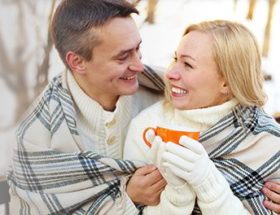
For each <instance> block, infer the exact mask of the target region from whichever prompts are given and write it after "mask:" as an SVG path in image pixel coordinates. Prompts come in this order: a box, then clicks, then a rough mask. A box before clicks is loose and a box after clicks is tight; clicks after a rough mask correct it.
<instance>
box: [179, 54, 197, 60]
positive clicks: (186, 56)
mask: <svg viewBox="0 0 280 215" xmlns="http://www.w3.org/2000/svg"><path fill="white" fill-rule="evenodd" d="M175 56H177V52H175ZM180 57H185V58H190V59H191V60H192V61H196V60H195V59H194V58H193V57H192V56H190V55H188V54H181V55H180Z"/></svg>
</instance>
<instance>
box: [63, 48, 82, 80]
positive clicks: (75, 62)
mask: <svg viewBox="0 0 280 215" xmlns="http://www.w3.org/2000/svg"><path fill="white" fill-rule="evenodd" d="M66 62H67V64H68V66H69V68H70V69H71V71H72V72H76V73H78V74H80V75H84V74H85V73H86V65H85V59H84V58H83V57H81V56H80V55H77V54H76V53H74V52H72V51H69V52H67V54H66Z"/></svg>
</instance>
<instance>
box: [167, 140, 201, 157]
mask: <svg viewBox="0 0 280 215" xmlns="http://www.w3.org/2000/svg"><path fill="white" fill-rule="evenodd" d="M166 151H167V152H170V153H172V154H174V155H176V156H178V157H180V158H182V159H184V160H186V161H187V162H194V161H196V160H197V159H198V156H199V155H197V154H196V153H193V152H192V151H191V150H189V149H188V148H185V147H182V146H180V145H178V144H174V143H172V142H168V143H167V144H166Z"/></svg>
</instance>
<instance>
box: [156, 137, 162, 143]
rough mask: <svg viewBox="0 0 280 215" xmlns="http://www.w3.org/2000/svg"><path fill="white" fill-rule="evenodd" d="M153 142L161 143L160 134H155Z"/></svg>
mask: <svg viewBox="0 0 280 215" xmlns="http://www.w3.org/2000/svg"><path fill="white" fill-rule="evenodd" d="M154 142H156V143H161V142H162V139H161V137H160V136H156V137H155V140H154Z"/></svg>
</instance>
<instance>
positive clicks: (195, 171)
mask: <svg viewBox="0 0 280 215" xmlns="http://www.w3.org/2000/svg"><path fill="white" fill-rule="evenodd" d="M179 143H180V144H181V145H182V146H180V145H177V144H174V143H167V144H166V146H165V147H166V150H165V152H164V153H163V155H162V162H163V165H164V166H165V167H169V168H170V170H171V171H172V172H173V173H174V174H175V175H177V176H178V177H180V178H182V179H184V180H186V181H187V182H188V183H189V184H191V185H193V186H198V185H200V184H201V183H203V182H204V180H205V179H206V178H207V177H208V175H209V172H210V171H211V167H212V165H213V164H212V161H211V160H210V159H209V157H208V154H207V152H206V151H205V149H204V148H203V146H202V144H201V143H199V142H198V141H196V140H194V139H192V138H189V137H186V136H182V137H181V138H180V141H179Z"/></svg>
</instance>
